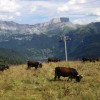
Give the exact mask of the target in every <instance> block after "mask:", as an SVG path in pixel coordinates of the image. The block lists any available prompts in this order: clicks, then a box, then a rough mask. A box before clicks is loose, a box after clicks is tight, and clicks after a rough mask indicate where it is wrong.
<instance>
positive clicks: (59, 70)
mask: <svg viewBox="0 0 100 100" xmlns="http://www.w3.org/2000/svg"><path fill="white" fill-rule="evenodd" d="M60 76H63V77H68V80H67V81H69V79H71V81H72V79H76V81H77V82H80V81H81V78H82V75H79V74H78V72H77V71H76V69H74V68H67V67H56V68H55V77H54V80H56V79H57V78H58V79H60Z"/></svg>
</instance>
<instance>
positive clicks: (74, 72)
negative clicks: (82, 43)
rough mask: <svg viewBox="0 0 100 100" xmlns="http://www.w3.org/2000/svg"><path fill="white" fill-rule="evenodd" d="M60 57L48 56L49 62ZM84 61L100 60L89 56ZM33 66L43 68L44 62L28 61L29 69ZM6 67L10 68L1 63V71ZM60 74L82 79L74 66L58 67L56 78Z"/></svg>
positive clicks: (55, 78)
mask: <svg viewBox="0 0 100 100" xmlns="http://www.w3.org/2000/svg"><path fill="white" fill-rule="evenodd" d="M59 61H60V59H59V58H48V62H59ZM82 61H83V62H85V61H90V62H95V61H99V60H98V59H89V58H82ZM31 67H35V69H37V68H42V63H40V62H35V61H27V70H28V69H30V68H31ZM6 69H9V66H8V65H0V71H4V70H6ZM60 76H62V77H68V80H67V81H69V79H71V80H72V79H75V80H76V81H77V82H80V81H81V78H82V75H79V74H78V72H77V70H76V69H74V68H67V67H56V68H55V77H54V80H57V79H58V80H60Z"/></svg>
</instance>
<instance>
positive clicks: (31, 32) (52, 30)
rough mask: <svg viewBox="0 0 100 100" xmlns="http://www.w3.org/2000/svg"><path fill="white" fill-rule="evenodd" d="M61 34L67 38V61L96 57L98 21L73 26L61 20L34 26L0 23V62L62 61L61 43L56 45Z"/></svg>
mask: <svg viewBox="0 0 100 100" xmlns="http://www.w3.org/2000/svg"><path fill="white" fill-rule="evenodd" d="M63 34H65V35H67V36H69V37H70V38H71V40H69V41H67V49H68V59H69V60H77V59H81V58H82V57H100V22H96V23H90V24H88V25H75V24H73V23H71V22H70V20H69V18H66V17H62V18H54V19H52V20H50V21H49V22H45V23H40V24H35V25H26V24H17V23H14V22H7V21H0V63H2V62H4V63H10V64H13V63H14V64H16V63H23V62H25V61H26V60H34V59H37V60H42V59H47V58H48V57H58V58H61V59H65V55H64V43H63V42H59V41H60V40H61V36H62V35H63Z"/></svg>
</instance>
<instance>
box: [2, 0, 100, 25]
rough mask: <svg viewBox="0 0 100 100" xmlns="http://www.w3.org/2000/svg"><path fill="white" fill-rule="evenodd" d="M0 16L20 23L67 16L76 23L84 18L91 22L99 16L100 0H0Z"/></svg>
mask: <svg viewBox="0 0 100 100" xmlns="http://www.w3.org/2000/svg"><path fill="white" fill-rule="evenodd" d="M0 16H1V17H0V19H3V20H10V19H11V20H13V21H19V20H20V19H21V21H22V23H29V24H30V23H31V24H32V23H33V24H34V22H35V23H39V22H43V21H47V20H50V19H52V18H55V17H69V19H71V21H73V22H78V23H79V22H80V23H84V21H85V20H87V22H91V21H93V19H94V21H95V20H96V18H98V17H100V1H99V0H0ZM3 16H4V17H3ZM7 16H8V17H7ZM78 19H79V21H78ZM98 19H99V18H98ZM81 20H82V21H81ZM88 20H89V21H88ZM21 21H20V22H21ZM32 21H33V22H32Z"/></svg>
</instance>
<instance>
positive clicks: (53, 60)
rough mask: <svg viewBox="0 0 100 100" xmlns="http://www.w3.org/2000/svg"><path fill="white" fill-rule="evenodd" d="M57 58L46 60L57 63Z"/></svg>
mask: <svg viewBox="0 0 100 100" xmlns="http://www.w3.org/2000/svg"><path fill="white" fill-rule="evenodd" d="M59 61H60V59H59V58H48V62H59Z"/></svg>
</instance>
